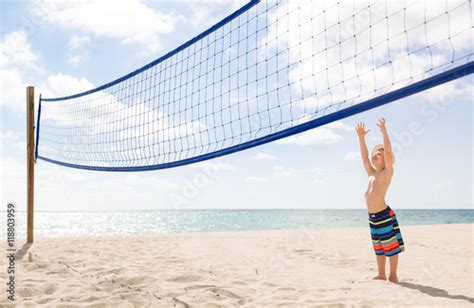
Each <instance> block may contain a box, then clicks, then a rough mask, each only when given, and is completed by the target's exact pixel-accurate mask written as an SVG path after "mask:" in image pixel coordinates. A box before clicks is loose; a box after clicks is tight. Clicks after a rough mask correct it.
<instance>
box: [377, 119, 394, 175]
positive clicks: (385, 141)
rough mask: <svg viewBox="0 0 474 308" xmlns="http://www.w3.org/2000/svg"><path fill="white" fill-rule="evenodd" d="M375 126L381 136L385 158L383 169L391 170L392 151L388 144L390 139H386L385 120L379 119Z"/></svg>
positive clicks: (390, 145)
mask: <svg viewBox="0 0 474 308" xmlns="http://www.w3.org/2000/svg"><path fill="white" fill-rule="evenodd" d="M377 126H378V127H379V128H380V131H381V132H382V135H383V152H384V156H385V169H386V170H390V171H391V170H392V166H393V151H392V144H391V143H390V138H389V137H388V133H387V128H386V127H385V119H384V118H383V117H382V118H380V119H379V122H378V123H377Z"/></svg>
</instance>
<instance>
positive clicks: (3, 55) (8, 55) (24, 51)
mask: <svg viewBox="0 0 474 308" xmlns="http://www.w3.org/2000/svg"><path fill="white" fill-rule="evenodd" d="M36 60H38V56H37V55H36V54H35V53H34V52H33V51H31V45H30V43H29V42H28V38H27V36H26V33H25V32H24V31H14V32H10V33H7V34H5V36H4V37H3V39H2V41H1V42H0V67H6V66H10V65H15V64H18V65H32V63H34V62H35V61H36Z"/></svg>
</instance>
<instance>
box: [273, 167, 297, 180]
mask: <svg viewBox="0 0 474 308" xmlns="http://www.w3.org/2000/svg"><path fill="white" fill-rule="evenodd" d="M297 173H298V172H297V170H296V169H293V168H287V167H282V166H273V175H274V176H278V177H291V176H296V175H297Z"/></svg>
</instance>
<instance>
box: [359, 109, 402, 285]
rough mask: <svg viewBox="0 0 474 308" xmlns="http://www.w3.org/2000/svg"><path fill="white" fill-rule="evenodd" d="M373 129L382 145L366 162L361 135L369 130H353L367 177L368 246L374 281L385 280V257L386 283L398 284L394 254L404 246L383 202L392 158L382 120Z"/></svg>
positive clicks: (392, 161)
mask: <svg viewBox="0 0 474 308" xmlns="http://www.w3.org/2000/svg"><path fill="white" fill-rule="evenodd" d="M377 126H378V127H379V128H380V131H381V132H382V135H383V145H382V144H378V145H376V146H375V147H374V148H373V150H372V152H371V155H370V160H369V153H368V151H367V145H366V143H365V135H367V133H368V132H369V130H365V124H364V123H359V124H358V125H357V127H356V132H357V134H358V135H359V142H360V152H361V156H362V162H363V163H364V167H365V171H366V172H367V175H368V176H369V183H368V187H367V191H366V192H365V201H366V203H367V210H368V212H369V226H370V233H371V237H372V244H373V247H374V251H375V255H376V258H377V267H378V275H377V276H375V277H374V279H381V280H386V279H387V276H386V274H385V261H386V257H389V260H390V275H389V277H388V280H389V281H391V282H398V276H397V267H398V254H399V253H400V252H402V251H404V244H403V238H402V234H401V232H400V227H399V226H398V221H397V217H396V215H395V212H394V211H393V210H392V209H391V208H390V207H389V206H388V205H387V203H386V202H385V194H386V193H387V190H388V187H389V186H390V182H391V180H392V176H393V163H394V155H393V152H392V146H391V144H390V139H389V138H388V134H387V129H386V128H385V119H384V118H380V119H379V121H378V123H377Z"/></svg>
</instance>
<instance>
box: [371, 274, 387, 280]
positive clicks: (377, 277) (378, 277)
mask: <svg viewBox="0 0 474 308" xmlns="http://www.w3.org/2000/svg"><path fill="white" fill-rule="evenodd" d="M372 279H376V280H387V277H386V276H385V275H380V274H379V275H377V276H375V277H374V278H372Z"/></svg>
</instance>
